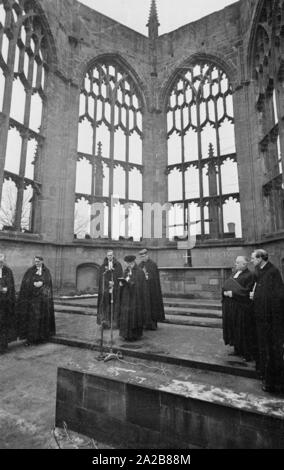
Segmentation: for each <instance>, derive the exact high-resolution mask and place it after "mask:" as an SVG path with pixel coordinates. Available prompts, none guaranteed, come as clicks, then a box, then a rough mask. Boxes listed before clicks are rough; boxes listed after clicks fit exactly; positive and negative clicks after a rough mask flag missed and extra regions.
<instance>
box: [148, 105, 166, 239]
mask: <svg viewBox="0 0 284 470" xmlns="http://www.w3.org/2000/svg"><path fill="white" fill-rule="evenodd" d="M143 165H144V173H143V202H144V203H151V204H154V203H157V204H159V205H160V207H162V206H163V205H164V204H165V203H167V199H168V197H167V193H168V182H167V176H166V166H167V140H166V115H165V114H164V113H161V112H159V111H157V110H151V111H147V112H146V113H145V115H144V140H143ZM157 214H158V212H157ZM153 219H154V217H153V216H152V233H153V229H154V220H153ZM162 219H163V220H162V238H161V239H155V240H153V239H152V240H151V242H150V240H149V242H150V243H151V244H152V245H153V244H154V245H155V246H159V245H163V244H164V243H165V241H166V213H165V212H163V217H162ZM155 221H156V222H157V219H156V220H155Z"/></svg>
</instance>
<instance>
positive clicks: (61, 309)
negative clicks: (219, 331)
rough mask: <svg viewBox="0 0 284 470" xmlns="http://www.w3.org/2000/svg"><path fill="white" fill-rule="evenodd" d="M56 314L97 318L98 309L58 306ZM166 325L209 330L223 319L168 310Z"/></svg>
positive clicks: (219, 325) (218, 326) (216, 326)
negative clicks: (201, 327)
mask: <svg viewBox="0 0 284 470" xmlns="http://www.w3.org/2000/svg"><path fill="white" fill-rule="evenodd" d="M55 312H58V313H67V314H70V315H84V316H86V315H87V316H97V311H96V309H94V308H93V309H82V308H79V307H72V308H70V307H65V306H61V305H60V306H56V308H55ZM165 313H166V320H165V323H171V324H174V325H184V326H204V327H208V328H222V319H221V318H220V317H218V316H214V317H211V318H210V317H207V316H206V315H205V314H204V316H200V315H199V316H198V315H197V313H193V314H190V313H189V312H188V313H183V314H179V313H178V312H174V313H172V312H171V313H168V312H167V309H166V311H165Z"/></svg>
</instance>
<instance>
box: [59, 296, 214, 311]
mask: <svg viewBox="0 0 284 470" xmlns="http://www.w3.org/2000/svg"><path fill="white" fill-rule="evenodd" d="M55 304H56V305H64V306H70V307H84V308H94V307H96V306H97V299H94V300H93V301H85V302H83V301H78V300H61V299H57V300H55ZM164 306H165V308H175V307H177V308H183V309H188V310H191V311H193V312H194V311H195V310H208V313H211V312H212V311H216V312H221V309H222V307H221V302H205V301H203V300H195V301H190V300H184V299H164Z"/></svg>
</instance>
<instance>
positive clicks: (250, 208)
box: [233, 82, 263, 241]
mask: <svg viewBox="0 0 284 470" xmlns="http://www.w3.org/2000/svg"><path fill="white" fill-rule="evenodd" d="M233 98H234V116H235V136H236V152H237V159H238V174H239V186H240V204H241V216H242V233H243V238H244V239H245V240H246V241H255V240H258V239H259V238H260V233H261V226H262V224H263V200H262V181H263V176H262V174H263V172H262V168H261V161H260V155H259V148H258V129H257V121H258V119H257V115H256V113H257V111H256V107H255V94H254V84H253V82H251V83H243V84H242V85H240V86H239V87H237V89H236V90H235V93H234V95H233Z"/></svg>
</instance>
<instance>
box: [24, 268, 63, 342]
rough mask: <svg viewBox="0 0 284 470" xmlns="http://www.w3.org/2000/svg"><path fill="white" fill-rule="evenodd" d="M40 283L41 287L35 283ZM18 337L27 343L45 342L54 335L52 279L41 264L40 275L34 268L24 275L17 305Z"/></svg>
mask: <svg viewBox="0 0 284 470" xmlns="http://www.w3.org/2000/svg"><path fill="white" fill-rule="evenodd" d="M38 281H41V282H42V283H43V285H42V287H36V286H35V285H34V283H35V282H38ZM17 310H18V320H19V329H20V337H21V338H22V339H23V338H26V339H27V340H28V342H29V343H37V342H41V341H46V340H47V339H48V338H49V337H50V336H52V335H54V334H55V317H54V304H53V292H52V279H51V275H50V272H49V269H48V268H47V267H46V266H45V265H44V264H43V265H42V274H41V275H39V274H37V268H36V266H33V267H32V268H29V269H28V270H27V271H26V273H25V274H24V277H23V280H22V284H21V289H20V294H19V298H18V304H17Z"/></svg>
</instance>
